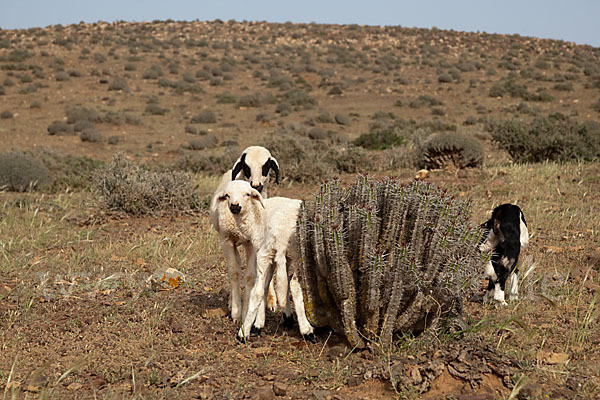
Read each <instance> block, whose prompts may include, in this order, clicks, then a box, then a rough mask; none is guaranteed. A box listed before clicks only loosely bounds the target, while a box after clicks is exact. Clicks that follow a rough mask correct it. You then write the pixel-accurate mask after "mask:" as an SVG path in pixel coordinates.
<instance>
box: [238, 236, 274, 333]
mask: <svg viewBox="0 0 600 400" xmlns="http://www.w3.org/2000/svg"><path fill="white" fill-rule="evenodd" d="M246 255H247V257H246V258H247V259H248V267H247V268H246V279H245V280H246V288H245V291H244V311H243V313H242V315H243V320H245V317H246V314H247V310H248V303H249V302H250V291H251V289H252V288H253V287H254V284H255V282H256V251H255V249H254V246H252V244H247V245H246ZM268 281H270V279H267V282H268ZM264 326H265V302H264V299H263V301H261V304H260V306H259V307H258V313H257V315H256V320H255V321H254V324H253V325H252V328H251V330H250V334H251V335H257V336H258V335H260V331H261V329H262V328H263V327H264Z"/></svg>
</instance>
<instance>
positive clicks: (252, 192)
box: [250, 189, 265, 208]
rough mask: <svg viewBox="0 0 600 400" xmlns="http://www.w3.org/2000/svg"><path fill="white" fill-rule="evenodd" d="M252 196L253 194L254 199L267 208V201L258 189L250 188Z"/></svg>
mask: <svg viewBox="0 0 600 400" xmlns="http://www.w3.org/2000/svg"><path fill="white" fill-rule="evenodd" d="M250 196H252V198H253V199H254V200H257V201H258V202H259V203H260V205H261V206H262V208H265V203H263V198H262V196H261V195H260V192H259V191H258V190H256V189H250Z"/></svg>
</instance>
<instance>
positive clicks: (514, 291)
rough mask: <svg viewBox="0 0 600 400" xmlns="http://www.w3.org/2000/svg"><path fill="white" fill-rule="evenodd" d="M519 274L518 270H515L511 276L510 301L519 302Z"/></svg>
mask: <svg viewBox="0 0 600 400" xmlns="http://www.w3.org/2000/svg"><path fill="white" fill-rule="evenodd" d="M517 272H518V270H517V269H516V268H515V269H514V271H513V272H512V273H511V274H510V289H509V290H508V299H509V300H519V278H518V276H517Z"/></svg>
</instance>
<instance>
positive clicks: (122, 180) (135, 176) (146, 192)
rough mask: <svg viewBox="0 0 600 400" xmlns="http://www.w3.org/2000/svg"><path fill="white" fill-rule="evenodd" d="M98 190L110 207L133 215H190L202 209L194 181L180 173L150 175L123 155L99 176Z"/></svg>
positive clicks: (161, 172) (96, 180)
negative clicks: (182, 212) (175, 213)
mask: <svg viewBox="0 0 600 400" xmlns="http://www.w3.org/2000/svg"><path fill="white" fill-rule="evenodd" d="M94 183H95V184H94V188H95V190H96V191H97V192H98V193H99V194H100V195H101V196H102V197H103V198H104V202H105V204H106V207H107V208H108V209H110V210H119V211H123V212H126V213H128V214H132V215H143V214H148V213H152V212H155V211H171V212H173V211H187V210H190V209H195V208H197V207H198V199H197V196H196V193H195V190H194V181H193V177H192V176H191V175H189V174H187V173H183V172H177V171H148V170H146V169H143V168H140V167H139V166H137V165H135V164H133V163H132V162H131V161H129V160H127V159H125V158H124V157H123V156H121V155H117V156H115V157H114V158H113V160H112V162H111V163H109V164H108V165H106V166H105V167H104V168H102V169H101V170H100V171H99V172H98V174H97V175H96V178H95V182H94Z"/></svg>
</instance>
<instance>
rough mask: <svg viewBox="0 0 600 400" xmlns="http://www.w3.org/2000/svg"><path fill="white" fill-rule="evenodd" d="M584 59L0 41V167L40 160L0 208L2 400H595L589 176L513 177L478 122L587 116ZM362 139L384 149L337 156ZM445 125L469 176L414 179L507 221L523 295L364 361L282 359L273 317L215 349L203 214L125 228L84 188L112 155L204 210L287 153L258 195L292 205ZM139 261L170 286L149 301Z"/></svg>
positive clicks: (370, 45) (414, 37)
mask: <svg viewBox="0 0 600 400" xmlns="http://www.w3.org/2000/svg"><path fill="white" fill-rule="evenodd" d="M599 57H600V50H599V49H597V48H592V47H589V46H576V45H574V44H572V43H566V42H560V41H551V40H540V39H535V38H527V37H520V36H515V35H513V36H503V35H488V34H483V33H482V34H470V33H460V32H453V31H441V30H422V29H407V28H400V27H385V28H380V27H364V26H335V25H317V24H268V23H251V22H232V21H231V22H221V21H214V22H189V23H188V22H173V21H165V22H160V21H156V22H152V23H125V22H118V23H114V24H108V23H97V24H79V25H71V26H65V27H63V26H51V27H47V28H43V29H42V28H40V29H29V30H18V31H16V30H15V31H7V30H0V113H1V117H2V118H1V119H0V141H1V143H2V151H3V152H4V151H8V150H11V149H20V150H24V151H27V152H29V153H30V154H32V155H33V156H35V157H39V158H41V159H43V160H45V162H46V163H48V165H49V167H50V169H51V172H52V174H53V176H54V178H55V183H54V184H53V185H50V186H48V187H46V188H45V189H42V190H41V191H34V192H30V193H12V192H0V268H1V271H2V275H1V277H0V316H1V317H0V324H1V329H0V346H1V348H2V352H1V353H0V386H1V387H3V388H4V389H3V393H4V394H3V395H4V398H12V397H14V398H216V399H221V398H264V399H268V398H276V397H277V398H316V399H327V398H332V399H336V398H337V399H379V398H396V397H398V398H427V399H439V398H457V399H496V398H522V399H527V398H531V399H542V398H565V399H572V398H582V399H593V398H599V396H600V354H599V351H598V349H599V346H598V345H599V344H600V331H599V330H598V328H597V322H598V316H599V306H598V300H599V296H600V276H599V273H600V247H599V246H600V243H599V232H598V226H600V219H599V218H598V204H600V178H599V176H600V164H599V163H598V162H597V161H586V162H584V161H569V162H563V163H555V162H542V163H530V164H527V163H525V164H513V162H512V160H511V157H510V156H509V154H507V152H506V151H504V150H503V149H501V148H500V147H499V145H498V143H497V141H493V140H492V134H491V133H490V126H493V122H494V121H495V120H505V119H516V120H519V121H523V123H528V122H530V121H532V120H533V119H534V118H535V117H536V116H546V115H549V114H552V113H560V114H561V115H562V117H561V118H563V117H564V118H571V119H572V120H575V121H577V122H579V123H584V122H585V121H595V122H597V121H598V119H599V118H598V117H599V111H600V67H599V66H600V62H599ZM378 130H380V131H386V132H388V131H391V132H393V133H395V134H397V135H396V136H394V135H392V136H394V137H395V138H397V137H400V138H401V139H400V140H399V141H398V142H397V143H394V145H395V147H390V148H387V149H384V150H372V149H367V150H365V149H363V148H362V147H360V148H357V147H355V146H352V145H351V141H353V140H355V139H357V138H358V137H359V136H360V135H361V134H365V133H368V132H375V131H378ZM448 131H450V132H453V131H458V132H460V133H464V134H466V135H467V136H469V137H471V138H475V139H476V140H477V141H479V142H480V143H481V144H482V145H483V148H484V149H485V158H484V161H483V165H482V166H480V167H478V168H467V169H456V168H446V169H440V170H435V171H431V172H430V173H429V174H428V175H427V177H426V178H425V179H426V180H429V181H431V182H434V183H436V184H438V185H439V186H441V187H443V188H445V189H447V190H448V191H450V192H451V193H453V194H455V195H456V196H459V197H463V198H466V199H469V200H471V201H472V203H473V217H472V218H473V221H474V222H476V223H479V222H482V221H484V220H485V219H486V218H487V217H488V216H489V214H490V212H491V209H492V208H493V206H494V205H498V204H500V203H503V202H513V203H517V204H519V205H520V206H521V207H522V208H523V210H524V212H525V215H526V217H527V219H528V222H529V225H530V233H531V246H530V247H529V248H528V249H527V250H526V251H525V253H524V254H523V256H522V259H521V268H520V270H521V276H522V284H521V287H522V296H521V299H520V300H519V301H516V302H512V303H510V304H509V306H508V307H495V306H487V305H486V306H484V305H481V304H476V303H467V304H466V316H465V318H466V319H467V320H468V322H469V324H470V329H469V330H467V331H466V332H463V333H462V334H461V335H458V336H455V335H450V334H444V333H440V334H438V335H434V334H429V335H427V334H426V335H424V337H418V338H413V337H410V336H406V337H401V338H398V341H397V344H396V346H395V347H394V350H393V351H391V352H389V353H387V354H380V353H379V352H378V351H377V343H374V344H373V347H372V349H371V351H362V352H356V351H352V349H349V348H348V347H347V345H346V343H345V341H344V339H343V338H341V337H339V336H337V335H335V334H332V333H330V332H328V331H326V330H325V331H320V332H319V335H318V336H319V342H318V343H316V344H311V343H305V342H304V341H302V340H301V338H300V336H299V335H298V332H297V331H296V330H290V331H286V330H285V329H283V327H282V326H280V324H279V318H280V316H279V315H278V314H270V315H269V316H268V319H267V324H266V327H265V329H264V331H263V334H262V335H261V337H259V338H255V339H253V340H252V341H251V342H250V343H249V344H247V345H241V344H238V343H237V342H236V341H235V340H234V336H235V332H236V326H234V324H233V323H232V322H231V321H230V320H229V319H228V317H227V315H226V314H227V311H226V310H227V296H228V283H227V279H226V267H225V264H224V259H223V256H222V254H221V251H220V247H219V243H218V238H217V237H216V236H215V233H214V232H213V231H212V229H211V228H210V224H209V221H208V218H207V215H206V209H205V208H203V207H202V206H200V207H198V208H196V209H195V210H193V211H189V212H179V213H164V212H161V213H155V214H150V215H146V216H140V217H131V216H128V215H126V214H124V213H120V212H115V211H106V210H105V209H104V208H103V202H102V199H101V198H100V197H99V196H98V195H97V194H95V193H94V192H92V191H90V182H91V181H92V179H91V178H89V174H90V171H92V170H93V169H94V168H95V167H96V166H97V165H98V164H99V163H101V162H107V161H110V160H111V158H112V157H113V155H114V154H115V153H122V154H124V155H125V157H126V158H128V159H130V160H133V161H134V162H135V163H137V164H144V165H146V166H148V167H151V168H154V167H161V168H179V169H185V170H189V171H192V172H193V173H194V174H195V175H194V179H195V182H196V183H197V188H196V191H197V192H198V194H199V196H200V198H201V199H205V198H206V196H209V195H210V194H211V193H212V191H213V190H214V187H215V186H216V183H217V179H218V175H219V174H220V172H222V171H224V170H226V169H227V168H228V167H230V166H231V163H232V161H233V160H234V159H235V158H236V157H237V156H238V155H239V153H240V151H241V149H243V148H244V147H245V146H247V145H250V144H255V143H265V144H272V143H280V146H281V143H282V142H278V141H284V140H287V139H289V138H292V139H293V140H294V143H300V144H301V145H302V146H304V150H303V151H306V153H302V154H301V156H302V157H306V158H305V159H303V158H300V159H294V158H293V154H292V155H290V154H287V155H286V156H285V157H284V156H283V152H284V150H286V149H287V148H286V147H279V148H278V149H279V150H280V151H281V153H277V152H275V151H274V155H275V156H276V157H278V158H279V160H280V163H281V168H282V175H283V177H284V179H283V183H282V184H281V185H279V186H278V187H276V188H275V189H274V190H273V194H277V195H285V196H290V197H297V198H311V196H312V193H314V192H315V190H316V189H317V188H318V181H319V180H320V179H324V178H326V177H328V176H331V175H339V176H340V177H341V178H342V181H343V182H346V183H347V182H352V181H353V180H354V173H356V172H363V173H369V174H375V175H376V176H385V175H393V176H397V177H398V178H399V179H401V180H405V181H406V182H408V181H410V180H411V179H413V177H414V176H415V173H416V171H417V170H418V169H419V167H418V166H417V164H416V163H415V159H417V158H418V156H415V154H416V153H415V152H417V151H418V149H419V143H420V142H421V141H422V140H423V137H425V136H427V135H429V134H431V133H436V132H448ZM284 143H287V142H284ZM288 148H289V146H288ZM307 149H309V150H310V151H309V150H307ZM294 151H296V150H294V149H292V150H289V152H291V153H293V152H294ZM297 152H298V153H299V152H300V150H297ZM332 152H333V153H332ZM278 154H282V155H281V156H280V155H278ZM332 158H333V161H332ZM284 160H285V161H284ZM307 160H308V161H309V162H306V161H307ZM340 160H343V162H342V161H340ZM336 161H337V163H336ZM307 164H308V165H307ZM313 173H314V174H317V178H316V179H311V174H313ZM162 267H173V268H177V269H179V270H181V271H183V272H184V273H185V275H186V282H185V284H184V285H182V286H181V287H179V288H177V289H174V290H167V291H159V292H154V291H152V290H150V289H149V287H148V285H147V282H146V278H147V277H148V276H149V275H150V274H151V273H152V272H153V271H155V270H156V269H158V268H162ZM482 285H484V282H483V281H482ZM482 289H483V286H482Z"/></svg>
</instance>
